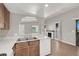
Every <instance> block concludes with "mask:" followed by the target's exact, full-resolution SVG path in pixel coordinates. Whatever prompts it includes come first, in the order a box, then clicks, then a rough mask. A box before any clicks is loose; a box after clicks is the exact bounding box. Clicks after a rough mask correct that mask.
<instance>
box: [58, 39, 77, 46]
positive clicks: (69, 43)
mask: <svg viewBox="0 0 79 59" xmlns="http://www.w3.org/2000/svg"><path fill="white" fill-rule="evenodd" d="M58 41H60V42H63V43H66V44H69V45H73V46H76V44H73V43H71V42H67V41H64V40H58Z"/></svg>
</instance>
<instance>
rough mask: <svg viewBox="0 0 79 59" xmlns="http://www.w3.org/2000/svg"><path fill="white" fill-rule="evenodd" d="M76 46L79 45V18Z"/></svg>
mask: <svg viewBox="0 0 79 59" xmlns="http://www.w3.org/2000/svg"><path fill="white" fill-rule="evenodd" d="M76 46H79V19H78V20H76Z"/></svg>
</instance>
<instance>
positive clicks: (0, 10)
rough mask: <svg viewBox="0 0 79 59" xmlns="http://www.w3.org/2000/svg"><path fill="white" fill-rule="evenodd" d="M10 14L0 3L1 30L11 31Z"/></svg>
mask: <svg viewBox="0 0 79 59" xmlns="http://www.w3.org/2000/svg"><path fill="white" fill-rule="evenodd" d="M9 21H10V12H9V11H8V10H7V8H6V7H5V6H4V4H2V3H0V29H2V30H4V29H9Z"/></svg>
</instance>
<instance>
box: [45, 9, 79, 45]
mask: <svg viewBox="0 0 79 59" xmlns="http://www.w3.org/2000/svg"><path fill="white" fill-rule="evenodd" d="M77 18H79V8H75V9H73V10H70V11H68V12H66V13H63V14H60V15H58V16H56V17H54V18H51V19H48V20H46V24H49V23H53V22H54V21H60V22H61V26H62V28H61V31H60V32H61V33H60V36H61V35H62V36H61V38H62V41H63V42H66V43H69V44H72V45H75V44H76V36H75V30H76V27H75V26H76V25H75V24H76V23H75V20H76V19H77Z"/></svg>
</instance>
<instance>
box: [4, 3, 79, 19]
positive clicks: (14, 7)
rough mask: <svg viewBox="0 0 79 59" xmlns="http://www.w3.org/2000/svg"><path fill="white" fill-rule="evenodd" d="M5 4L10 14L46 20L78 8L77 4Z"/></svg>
mask: <svg viewBox="0 0 79 59" xmlns="http://www.w3.org/2000/svg"><path fill="white" fill-rule="evenodd" d="M45 4H46V3H5V4H4V5H5V6H6V7H7V8H8V10H9V11H10V12H11V13H18V14H24V15H30V16H36V17H44V18H48V17H50V16H53V17H54V16H55V15H58V14H61V13H63V12H66V11H69V10H71V9H73V8H75V7H78V6H79V4H78V3H48V7H45Z"/></svg>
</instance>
